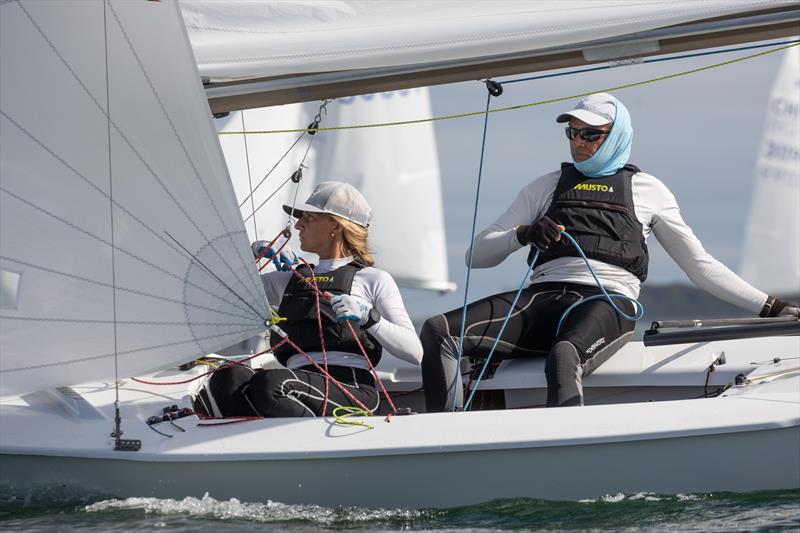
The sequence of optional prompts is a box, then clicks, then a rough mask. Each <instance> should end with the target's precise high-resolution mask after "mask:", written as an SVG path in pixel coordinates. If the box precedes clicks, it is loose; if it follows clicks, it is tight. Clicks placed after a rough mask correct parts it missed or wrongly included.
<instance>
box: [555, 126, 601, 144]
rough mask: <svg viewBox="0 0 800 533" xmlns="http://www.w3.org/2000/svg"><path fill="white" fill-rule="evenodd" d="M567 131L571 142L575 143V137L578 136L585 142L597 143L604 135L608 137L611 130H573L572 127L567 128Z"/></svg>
mask: <svg viewBox="0 0 800 533" xmlns="http://www.w3.org/2000/svg"><path fill="white" fill-rule="evenodd" d="M565 131H566V132H567V139H569V140H570V141H574V140H575V137H577V136H578V135H580V136H581V139H583V140H584V141H589V142H592V141H596V140H597V139H599V138H600V137H602V136H603V135H608V133H609V132H610V131H611V130H598V129H595V128H581V129H578V128H573V127H572V126H567V127H566V129H565Z"/></svg>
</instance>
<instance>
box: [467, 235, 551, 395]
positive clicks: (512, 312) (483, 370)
mask: <svg viewBox="0 0 800 533" xmlns="http://www.w3.org/2000/svg"><path fill="white" fill-rule="evenodd" d="M537 259H539V249H538V248H536V253H535V254H534V256H533V261H531V264H530V266H528V270H527V271H526V272H525V276H523V278H522V283H521V284H520V286H519V289H518V290H517V294H516V296H514V301H513V302H511V307H510V308H509V309H508V314H507V315H506V318H505V320H503V325H502V326H500V332H499V333H498V334H497V337H496V338H495V339H494V344H492V348H491V349H490V350H489V355H487V356H486V361H484V363H483V368H481V372H480V374H478V379H476V380H475V384H474V385H473V386H472V392H470V393H469V398H468V399H467V402H466V403H465V404H464V411H466V410H468V409H469V406H470V404H472V397H473V396H475V391H477V390H478V385H479V384H480V382H481V379H482V378H483V374H484V373H485V372H486V367H488V366H489V361H491V359H492V355H494V349H495V348H497V343H498V342H500V339H502V338H503V332H504V331H505V330H506V326H507V325H508V321H509V320H510V319H511V315H512V314H514V307H516V305H517V300H519V295H520V294H522V289H524V288H525V282H526V281H528V276H530V274H531V270H533V265H535V264H536V260H537ZM459 371H460V367H459ZM459 377H460V374H459ZM453 404H454V405H455V402H453Z"/></svg>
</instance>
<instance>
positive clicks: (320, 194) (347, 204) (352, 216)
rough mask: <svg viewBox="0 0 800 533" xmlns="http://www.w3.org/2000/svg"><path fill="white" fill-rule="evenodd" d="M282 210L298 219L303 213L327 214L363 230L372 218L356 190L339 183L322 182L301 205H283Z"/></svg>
mask: <svg viewBox="0 0 800 533" xmlns="http://www.w3.org/2000/svg"><path fill="white" fill-rule="evenodd" d="M283 210H284V211H286V212H287V213H288V214H290V215H291V216H293V217H296V218H300V217H301V216H302V215H303V213H305V212H308V213H328V214H329V215H336V216H337V217H342V218H343V219H345V220H349V221H350V222H354V223H356V224H358V225H359V226H363V227H365V228H368V227H369V221H370V218H371V217H372V209H370V207H369V204H368V203H367V200H366V199H365V198H364V195H362V194H361V193H360V192H358V189H356V188H355V187H353V186H352V185H350V184H349V183H343V182H341V181H323V182H321V183H319V184H317V186H316V187H315V188H314V192H312V193H311V196H309V197H308V200H306V201H305V203H303V204H298V205H296V206H295V207H294V209H292V206H290V205H285V204H284V206H283Z"/></svg>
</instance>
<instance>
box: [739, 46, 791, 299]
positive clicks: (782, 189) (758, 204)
mask: <svg viewBox="0 0 800 533" xmlns="http://www.w3.org/2000/svg"><path fill="white" fill-rule="evenodd" d="M764 122H765V123H764V137H763V139H762V141H761V147H760V148H759V152H758V162H757V163H756V169H755V180H754V185H753V197H752V203H751V207H750V215H749V218H748V221H747V229H746V231H745V241H744V246H743V247H742V261H741V267H740V273H741V276H742V277H743V278H744V279H746V280H747V281H749V282H750V283H752V284H753V285H755V286H756V287H760V288H762V289H763V290H765V291H767V292H769V293H771V294H779V295H786V296H794V297H797V296H798V295H800V48H798V47H796V46H795V47H793V48H789V49H788V50H786V51H785V52H783V61H782V63H781V67H780V70H779V71H778V74H777V76H776V78H775V82H774V84H773V86H772V92H771V94H770V98H769V104H768V105H767V114H766V119H765V121H764Z"/></svg>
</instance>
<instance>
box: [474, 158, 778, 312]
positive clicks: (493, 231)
mask: <svg viewBox="0 0 800 533" xmlns="http://www.w3.org/2000/svg"><path fill="white" fill-rule="evenodd" d="M560 176H561V171H556V172H552V173H550V174H545V175H544V176H541V177H540V178H538V179H536V180H534V181H533V182H531V183H529V184H528V185H526V186H525V187H523V189H522V190H521V191H520V192H519V194H518V195H517V197H516V199H515V200H514V202H513V203H512V204H511V206H510V207H509V208H508V209H507V210H506V211H505V213H503V214H502V215H500V217H499V218H498V219H497V220H496V221H495V222H494V223H493V224H491V225H490V226H489V227H488V228H486V229H485V230H483V231H482V232H481V233H479V234H478V235H477V236H476V237H475V242H474V245H473V258H472V266H473V267H474V268H488V267H493V266H495V265H498V264H500V263H501V262H502V261H503V260H504V259H505V258H506V257H508V256H509V255H510V254H511V253H513V252H515V251H517V250H519V249H520V248H522V245H521V244H520V243H519V242H518V241H517V236H516V231H517V228H518V227H519V226H521V225H523V224H531V223H532V222H534V221H536V220H538V219H539V218H540V217H542V216H543V215H544V214H545V213H546V212H547V209H548V208H549V207H550V203H551V202H552V199H553V193H554V192H555V189H556V184H557V183H558V179H559V177H560ZM631 186H632V190H633V203H634V209H635V212H636V218H637V219H638V220H639V222H640V223H641V224H642V233H643V234H644V237H645V239H647V238H648V237H649V236H650V234H651V233H652V234H654V235H655V236H656V239H658V242H659V243H661V245H662V246H663V247H664V249H665V250H666V251H667V253H668V254H669V255H670V257H672V259H673V260H674V261H675V262H676V263H678V265H679V266H680V267H681V268H682V269H683V271H684V272H686V274H687V276H689V279H690V280H691V281H692V282H693V283H694V284H695V285H697V286H698V287H700V288H701V289H703V290H705V291H707V292H709V293H710V294H713V295H714V296H716V297H717V298H720V299H722V300H725V301H726V302H729V303H732V304H734V305H736V306H738V307H741V308H743V309H747V310H749V311H752V312H753V313H755V314H758V313H759V312H760V311H761V308H762V307H763V306H764V303H765V302H766V300H767V295H766V293H764V292H762V291H760V290H758V289H756V288H755V287H753V286H752V285H750V284H749V283H747V282H746V281H744V280H743V279H741V278H740V277H739V276H737V275H736V274H734V273H733V272H732V271H731V270H730V269H728V268H727V267H726V266H725V265H723V264H722V263H720V262H719V261H717V260H716V259H714V258H713V257H712V256H711V255H710V254H709V253H708V252H706V251H705V249H704V248H703V245H702V244H701V243H700V240H699V239H698V238H697V237H696V236H695V235H694V233H693V232H692V230H691V228H689V226H687V225H686V222H684V221H683V218H682V217H681V213H680V209H679V208H678V203H677V201H676V200H675V196H673V194H672V193H671V192H670V191H669V189H668V188H667V187H666V185H664V184H663V183H662V182H661V181H660V180H658V179H657V178H656V177H654V176H651V175H649V174H645V173H644V172H638V173H636V174H634V175H633V177H632V184H631ZM567 231H569V229H567ZM466 260H467V261H469V251H467V256H466ZM590 263H591V265H592V268H593V269H594V271H595V273H596V274H597V277H598V279H599V280H600V282H601V283H602V284H603V286H604V287H605V288H606V289H607V290H611V291H615V292H619V293H622V294H625V295H627V296H630V297H631V298H636V297H638V296H639V290H640V285H641V283H640V281H639V279H638V278H637V277H636V276H634V275H633V274H631V273H630V272H628V271H627V270H625V269H623V268H621V267H617V266H614V265H609V264H608V263H603V262H601V261H596V260H590ZM531 281H532V282H533V283H543V282H548V281H560V282H572V283H582V284H585V285H592V286H594V285H596V282H595V281H594V279H593V278H592V275H591V274H590V273H589V269H588V268H586V263H585V262H584V260H583V259H582V258H580V257H561V258H558V259H555V260H553V261H549V262H547V263H544V264H542V265H541V266H537V267H536V268H535V269H534V271H533V276H532V277H531Z"/></svg>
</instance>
